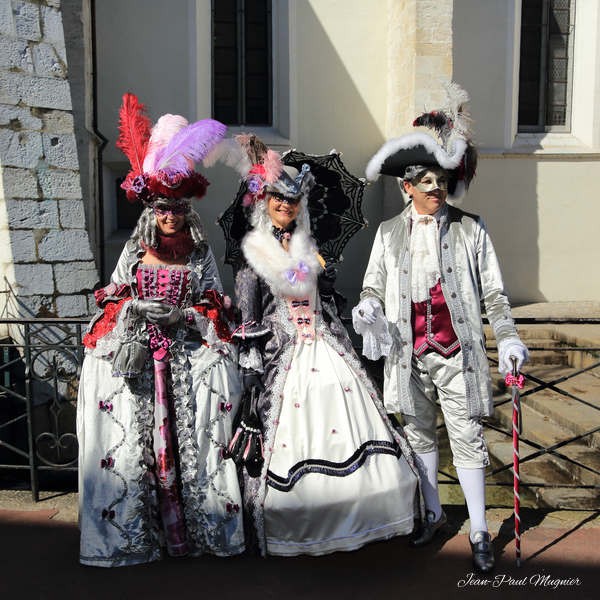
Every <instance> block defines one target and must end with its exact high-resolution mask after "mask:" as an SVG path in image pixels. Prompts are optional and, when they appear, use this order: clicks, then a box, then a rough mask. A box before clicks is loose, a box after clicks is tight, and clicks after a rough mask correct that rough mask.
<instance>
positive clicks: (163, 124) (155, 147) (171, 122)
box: [143, 114, 188, 173]
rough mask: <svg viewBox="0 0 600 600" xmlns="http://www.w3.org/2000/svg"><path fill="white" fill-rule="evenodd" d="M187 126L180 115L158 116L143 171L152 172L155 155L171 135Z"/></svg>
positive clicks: (154, 165)
mask: <svg viewBox="0 0 600 600" xmlns="http://www.w3.org/2000/svg"><path fill="white" fill-rule="evenodd" d="M187 126H188V120H187V119H186V118H185V117H182V116H181V115H171V114H166V115H163V116H162V117H160V119H158V121H156V124H155V125H154V127H153V128H152V133H151V134H150V141H149V143H148V150H147V152H146V158H145V159H144V165H143V167H144V172H145V173H154V171H155V170H156V157H157V155H158V153H159V152H160V150H162V149H163V148H164V147H165V146H166V145H167V144H168V143H169V142H170V141H171V140H172V139H173V136H174V135H175V134H176V133H178V132H179V131H181V130H182V129H183V128H184V127H187Z"/></svg>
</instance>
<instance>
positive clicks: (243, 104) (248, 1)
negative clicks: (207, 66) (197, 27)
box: [212, 0, 273, 126]
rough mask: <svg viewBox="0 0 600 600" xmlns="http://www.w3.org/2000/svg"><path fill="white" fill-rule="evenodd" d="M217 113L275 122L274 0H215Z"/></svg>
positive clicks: (233, 121) (228, 118)
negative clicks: (273, 77) (273, 73)
mask: <svg viewBox="0 0 600 600" xmlns="http://www.w3.org/2000/svg"><path fill="white" fill-rule="evenodd" d="M212 32H213V62H212V69H213V72H212V74H213V116H214V118H215V119H218V120H219V121H222V122H223V123H226V124H227V125H266V126H270V125H271V124H272V112H273V110H272V97H273V89H272V88H273V83H272V69H271V0H213V3H212Z"/></svg>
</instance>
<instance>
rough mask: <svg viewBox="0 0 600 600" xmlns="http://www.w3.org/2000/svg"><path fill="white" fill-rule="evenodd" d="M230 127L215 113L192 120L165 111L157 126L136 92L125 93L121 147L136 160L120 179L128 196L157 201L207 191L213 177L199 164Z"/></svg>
mask: <svg viewBox="0 0 600 600" xmlns="http://www.w3.org/2000/svg"><path fill="white" fill-rule="evenodd" d="M226 130H227V128H226V127H225V125H223V124H222V123H219V121H214V120H213V119H203V120H201V121H197V122H195V123H191V124H190V123H188V121H187V119H185V118H184V117H182V116H180V115H171V114H166V115H163V116H162V117H160V118H159V119H158V121H157V122H156V124H155V125H154V127H152V126H151V122H150V119H149V118H148V116H147V114H146V108H145V106H144V105H143V104H141V103H140V102H139V100H138V99H137V97H136V96H135V95H134V94H130V93H126V94H124V95H123V103H122V104H121V109H120V112H119V139H118V140H117V147H118V148H120V149H121V150H122V151H123V153H124V154H125V156H127V158H128V159H129V162H130V164H131V170H130V171H129V173H128V174H127V177H126V178H125V180H124V181H123V183H122V184H121V187H122V188H123V189H124V190H125V193H126V195H127V199H128V200H129V201H130V202H135V201H136V200H141V201H142V202H143V203H144V204H145V205H147V206H152V205H153V204H154V202H155V201H156V200H159V199H160V200H162V201H181V200H182V199H184V198H201V197H202V196H204V194H206V188H207V187H208V185H209V183H208V181H207V180H206V178H205V177H204V176H203V175H201V174H200V173H198V172H197V170H196V166H195V165H196V163H198V162H200V161H201V160H203V159H204V158H205V157H206V155H207V154H208V153H209V152H210V151H211V150H212V149H213V148H214V146H215V145H216V144H218V143H219V142H220V141H221V139H222V138H223V136H224V135H225V132H226Z"/></svg>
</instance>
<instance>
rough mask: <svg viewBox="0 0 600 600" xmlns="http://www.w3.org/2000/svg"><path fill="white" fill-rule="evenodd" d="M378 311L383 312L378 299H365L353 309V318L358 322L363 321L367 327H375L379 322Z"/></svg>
mask: <svg viewBox="0 0 600 600" xmlns="http://www.w3.org/2000/svg"><path fill="white" fill-rule="evenodd" d="M378 309H379V310H381V304H380V302H379V300H377V298H373V297H371V296H369V297H367V298H363V299H362V300H361V301H360V302H359V303H358V304H357V305H356V306H355V307H354V308H353V309H352V317H353V318H355V319H356V320H357V321H362V322H363V323H364V324H365V325H373V323H375V321H376V320H377V313H378Z"/></svg>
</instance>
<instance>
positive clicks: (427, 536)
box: [408, 510, 448, 548]
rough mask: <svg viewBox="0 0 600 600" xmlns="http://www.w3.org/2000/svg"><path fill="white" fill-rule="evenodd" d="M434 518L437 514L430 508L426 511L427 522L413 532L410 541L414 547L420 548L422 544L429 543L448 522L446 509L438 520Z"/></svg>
mask: <svg viewBox="0 0 600 600" xmlns="http://www.w3.org/2000/svg"><path fill="white" fill-rule="evenodd" d="M434 519H435V514H434V513H433V512H432V511H430V510H428V511H427V512H426V513H425V522H424V523H422V524H421V527H420V528H419V529H418V530H417V532H416V533H415V534H413V536H412V537H411V538H410V540H409V542H408V543H409V544H410V545H411V546H412V547H413V548H419V547H420V546H425V544H429V542H431V540H432V539H433V538H434V537H435V534H436V533H437V532H438V531H440V529H442V527H443V526H444V525H445V524H446V523H447V522H448V519H447V518H446V513H445V512H444V511H442V514H441V515H440V518H439V519H438V520H437V521H434Z"/></svg>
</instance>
